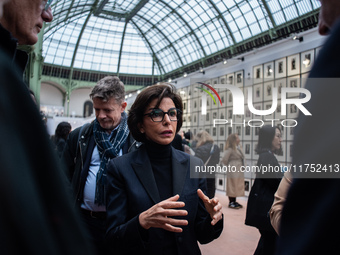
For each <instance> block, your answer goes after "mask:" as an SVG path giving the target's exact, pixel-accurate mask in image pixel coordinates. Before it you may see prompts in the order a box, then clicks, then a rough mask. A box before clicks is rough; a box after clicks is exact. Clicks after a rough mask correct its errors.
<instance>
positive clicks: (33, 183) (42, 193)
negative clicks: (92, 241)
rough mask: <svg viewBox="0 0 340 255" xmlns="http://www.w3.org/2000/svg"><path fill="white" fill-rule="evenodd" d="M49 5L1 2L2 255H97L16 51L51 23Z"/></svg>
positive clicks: (23, 59)
mask: <svg viewBox="0 0 340 255" xmlns="http://www.w3.org/2000/svg"><path fill="white" fill-rule="evenodd" d="M49 4H50V2H46V1H41V0H30V1H29V0H12V1H3V0H0V123H1V125H0V140H1V143H0V161H1V167H0V174H1V178H0V192H1V194H2V195H1V198H0V204H1V206H2V208H3V210H1V212H0V226H1V227H0V247H1V254H21V253H22V252H24V253H25V254H34V255H37V254H41V255H45V254H51V255H61V254H63V255H64V254H69V255H73V254H93V253H92V252H91V251H92V250H91V249H92V247H90V246H89V244H88V243H87V242H86V239H85V237H84V229H83V228H82V226H81V223H80V222H79V219H78V216H77V214H76V212H75V211H74V209H73V206H72V203H71V200H70V197H69V195H68V193H67V189H68V187H67V180H66V177H65V176H64V175H63V170H62V168H61V167H60V165H59V160H58V158H57V156H56V155H55V153H54V150H53V147H52V143H51V141H50V139H49V136H48V134H47V132H46V128H45V127H44V125H43V123H42V121H41V117H40V114H39V111H38V109H37V106H36V104H35V103H34V102H33V100H32V98H31V96H30V93H29V90H28V88H27V86H25V84H24V83H23V80H22V77H23V71H24V68H25V66H26V62H27V58H28V57H27V54H26V53H24V52H21V51H18V50H17V49H16V47H17V44H18V43H19V44H30V45H32V44H35V43H36V42H37V38H38V37H37V34H38V32H39V31H40V27H42V24H43V22H44V21H45V22H50V21H51V20H52V11H51V8H50V7H49ZM1 15H2V16H1ZM18 115H20V116H18Z"/></svg>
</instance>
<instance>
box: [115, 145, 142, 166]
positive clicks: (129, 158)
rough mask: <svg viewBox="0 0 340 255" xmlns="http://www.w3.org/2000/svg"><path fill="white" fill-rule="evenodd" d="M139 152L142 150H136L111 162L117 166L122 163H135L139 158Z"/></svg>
mask: <svg viewBox="0 0 340 255" xmlns="http://www.w3.org/2000/svg"><path fill="white" fill-rule="evenodd" d="M139 150H140V148H138V149H136V150H134V151H131V152H128V153H126V154H124V155H122V156H119V157H116V158H114V159H112V160H111V161H113V162H114V163H115V164H117V165H118V164H121V163H125V164H126V162H130V163H131V162H134V161H135V159H136V158H137V155H138V153H139Z"/></svg>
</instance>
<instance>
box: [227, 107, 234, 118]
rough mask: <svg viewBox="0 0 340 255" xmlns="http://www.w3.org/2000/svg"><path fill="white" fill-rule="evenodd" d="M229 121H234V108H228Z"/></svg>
mask: <svg viewBox="0 0 340 255" xmlns="http://www.w3.org/2000/svg"><path fill="white" fill-rule="evenodd" d="M227 119H228V120H232V119H233V108H232V107H228V108H227Z"/></svg>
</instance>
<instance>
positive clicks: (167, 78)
mask: <svg viewBox="0 0 340 255" xmlns="http://www.w3.org/2000/svg"><path fill="white" fill-rule="evenodd" d="M51 7H52V10H53V15H54V19H53V21H52V22H51V23H48V24H45V25H44V28H43V32H42V33H40V37H39V42H38V43H37V44H36V45H35V46H34V47H32V48H29V49H27V51H29V52H30V62H29V65H28V67H27V70H26V81H27V82H28V84H29V86H30V89H32V90H33V91H34V93H35V94H36V98H37V101H38V104H39V105H40V111H41V112H42V114H44V116H45V117H46V119H47V128H48V132H49V134H50V135H53V134H54V131H55V128H56V126H57V125H58V123H60V122H62V121H68V122H69V123H70V124H71V125H72V128H73V129H75V128H77V127H79V126H81V125H82V124H84V123H87V122H91V121H92V120H93V119H94V118H95V116H94V111H93V104H92V101H91V99H90V97H89V94H90V92H91V89H92V88H93V86H94V85H95V84H96V82H97V81H99V80H100V79H101V78H103V77H105V76H108V75H113V76H118V77H119V78H120V79H121V81H122V82H123V83H124V84H125V91H126V101H127V103H128V108H129V107H130V106H131V105H132V103H133V102H134V99H135V98H136V96H137V95H138V94H139V93H140V91H142V90H143V89H144V88H146V87H147V86H150V85H153V84H157V83H160V82H168V83H171V84H173V85H174V86H175V87H176V88H177V90H178V93H179V94H180V95H181V97H182V99H183V104H184V111H183V119H184V120H183V127H182V130H183V131H186V132H187V131H191V132H192V133H193V135H195V134H197V133H198V132H199V131H201V130H206V131H207V132H208V133H209V134H210V135H211V136H212V137H213V139H214V141H215V144H217V145H218V146H219V148H220V151H221V156H222V155H223V151H224V144H225V141H226V139H227V137H228V135H230V134H232V133H238V135H239V137H240V140H241V144H242V147H243V150H244V153H245V161H246V162H245V163H246V164H247V165H250V166H251V165H256V162H257V159H258V155H257V154H256V153H255V148H256V144H257V139H258V130H259V128H260V126H261V125H263V124H269V125H271V124H275V125H279V126H280V127H281V129H282V150H281V152H280V153H279V155H278V156H277V159H278V161H279V163H280V164H281V165H283V166H285V165H288V164H289V163H290V162H291V148H292V141H293V130H294V126H295V124H296V118H297V116H298V113H299V110H301V109H299V108H298V107H297V106H296V105H294V104H288V103H287V100H288V101H289V100H293V99H298V98H299V97H300V94H301V93H297V92H303V90H296V91H297V92H295V93H292V92H289V91H290V90H289V88H301V89H303V87H304V85H305V80H306V78H307V77H308V73H309V72H310V70H311V66H312V65H313V62H314V61H315V58H316V57H317V55H318V52H319V50H320V48H321V47H322V45H323V42H324V41H325V39H326V37H321V36H320V35H319V33H318V29H317V26H318V18H319V17H318V16H319V10H320V2H319V1H317V0H269V1H265V0H262V1H257V0H228V1H223V0H183V1H180V0H157V1H155V0H124V1H123V0H118V1H113V0H79V1H75V0H59V1H54V2H53V4H52V6H51ZM231 86H233V87H235V88H237V90H236V91H238V92H241V95H242V96H243V97H242V99H243V100H241V102H242V105H241V109H243V112H241V113H240V114H235V105H236V103H239V101H238V102H235V93H234V92H233V91H235V90H232V89H231ZM209 87H212V88H213V89H214V90H215V92H216V93H213V91H212V90H211V89H209ZM206 91H208V92H210V94H208V93H206ZM249 99H250V100H249ZM234 103H235V105H234ZM242 106H243V107H242ZM265 110H267V112H269V114H266V115H261V114H256V113H259V112H261V111H265ZM127 113H128V111H127ZM245 178H246V179H245V181H246V195H247V194H248V192H249V189H250V187H251V184H252V181H253V179H254V176H252V175H251V174H250V175H246V176H245ZM225 186H226V182H225V176H224V175H223V174H220V175H217V176H216V187H217V189H218V190H222V191H223V190H225V189H226V187H225Z"/></svg>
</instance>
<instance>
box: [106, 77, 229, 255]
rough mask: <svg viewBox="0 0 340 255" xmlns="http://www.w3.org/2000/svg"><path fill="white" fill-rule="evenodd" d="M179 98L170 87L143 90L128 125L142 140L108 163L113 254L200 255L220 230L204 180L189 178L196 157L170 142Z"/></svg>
mask: <svg viewBox="0 0 340 255" xmlns="http://www.w3.org/2000/svg"><path fill="white" fill-rule="evenodd" d="M182 110H183V106H182V99H181V97H180V96H179V95H178V94H177V93H176V92H175V89H174V87H173V86H172V85H170V84H166V83H162V84H160V85H153V86H150V87H148V88H146V89H145V90H143V91H142V92H141V93H140V94H139V95H138V96H137V98H136V100H135V102H134V104H133V105H132V107H131V109H130V112H129V118H128V126H129V129H130V132H131V133H132V135H133V137H134V138H135V139H136V140H137V141H139V142H143V146H141V147H140V149H139V150H137V151H135V152H131V153H129V154H126V155H124V156H122V157H119V158H115V159H114V160H112V161H111V162H110V163H109V165H108V177H107V181H108V187H107V193H106V194H107V203H106V204H107V225H108V230H107V237H108V238H107V240H108V242H109V244H110V247H111V248H112V251H113V252H114V254H148V255H153V254H201V253H200V250H199V247H198V244H197V241H199V242H200V243H201V244H205V243H208V242H211V241H212V240H214V239H215V238H217V237H218V236H219V235H220V234H221V232H222V229H223V220H222V206H221V204H220V203H219V201H218V199H217V198H213V199H209V198H208V197H207V196H206V195H204V192H205V190H206V181H205V179H200V178H190V167H191V168H192V167H194V166H202V165H203V163H202V161H201V160H200V159H198V158H195V157H193V156H190V155H189V154H187V153H184V152H182V151H178V150H175V149H174V148H172V146H171V142H172V140H173V139H174V136H175V134H176V133H177V132H178V131H179V130H180V128H181V126H182Z"/></svg>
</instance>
